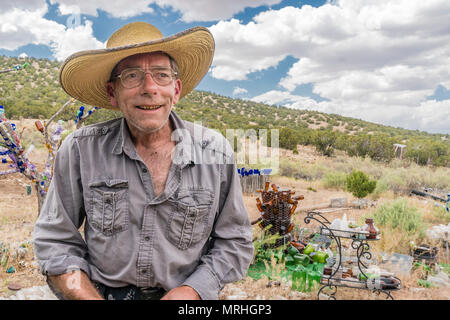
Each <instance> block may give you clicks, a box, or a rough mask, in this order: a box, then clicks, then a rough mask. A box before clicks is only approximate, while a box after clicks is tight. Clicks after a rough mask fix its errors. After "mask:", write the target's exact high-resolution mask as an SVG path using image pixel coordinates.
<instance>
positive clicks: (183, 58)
mask: <svg viewBox="0 0 450 320" xmlns="http://www.w3.org/2000/svg"><path fill="white" fill-rule="evenodd" d="M154 51H163V52H166V53H167V54H169V55H170V56H171V57H172V58H173V59H174V60H175V61H176V62H177V64H178V69H179V70H178V76H179V78H180V79H181V81H182V83H183V87H182V91H181V96H180V99H181V98H182V97H183V96H185V95H186V94H188V93H189V92H191V91H192V90H193V89H194V88H195V86H196V85H197V84H198V83H199V82H200V80H201V79H202V78H203V77H204V76H205V74H206V73H207V72H208V69H209V67H210V65H211V62H212V59H213V55H214V38H213V37H212V35H211V33H210V32H209V30H208V29H207V28H204V27H195V28H192V29H189V30H186V31H183V32H180V33H177V34H175V35H173V36H170V37H167V38H163V35H162V34H161V32H160V31H159V30H158V29H157V28H155V27H154V26H152V25H151V24H148V23H145V22H133V23H130V24H127V25H125V26H123V27H122V28H121V29H119V30H117V31H116V32H115V33H114V34H113V35H112V36H111V37H110V38H109V39H108V42H107V44H106V49H99V50H86V51H80V52H77V53H75V54H73V55H71V56H70V57H68V58H67V59H66V60H65V61H64V63H63V65H62V67H61V70H60V72H59V81H60V83H61V86H62V88H63V89H64V91H65V92H67V93H68V94H69V95H70V96H72V97H74V98H75V99H77V100H79V101H81V102H83V103H86V104H90V105H93V106H96V107H101V108H107V109H117V108H114V107H113V106H111V104H110V101H109V97H108V95H107V93H106V83H107V82H108V81H109V78H110V75H111V72H112V70H113V68H114V67H115V65H116V64H117V63H119V62H120V61H121V60H122V59H124V58H126V57H128V56H131V55H134V54H138V53H145V52H154Z"/></svg>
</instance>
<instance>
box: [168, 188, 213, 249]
mask: <svg viewBox="0 0 450 320" xmlns="http://www.w3.org/2000/svg"><path fill="white" fill-rule="evenodd" d="M213 200H214V199H213V193H212V192H210V191H208V190H192V189H190V190H186V189H184V190H183V189H182V190H180V191H179V193H178V194H177V195H176V197H175V198H172V199H170V200H169V203H171V212H170V215H169V221H168V229H167V237H168V239H169V241H170V242H172V243H173V244H174V245H175V246H176V247H177V248H178V249H181V250H186V249H188V248H190V247H191V246H193V245H195V244H197V243H198V242H200V241H201V240H204V239H206V238H207V237H208V235H207V232H208V230H209V228H208V226H209V222H210V219H211V215H210V212H211V206H212V203H213Z"/></svg>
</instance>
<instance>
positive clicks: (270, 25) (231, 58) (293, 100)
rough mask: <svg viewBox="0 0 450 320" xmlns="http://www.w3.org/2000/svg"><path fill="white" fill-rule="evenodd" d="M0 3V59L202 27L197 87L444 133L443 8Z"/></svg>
mask: <svg viewBox="0 0 450 320" xmlns="http://www.w3.org/2000/svg"><path fill="white" fill-rule="evenodd" d="M1 2H2V5H3V8H2V12H1V13H0V55H7V56H19V55H21V54H22V55H23V54H26V55H27V56H30V57H37V58H48V59H58V60H61V61H62V60H64V59H65V57H67V56H68V55H70V54H72V53H74V52H76V51H80V50H86V49H95V48H103V47H104V43H105V42H106V40H107V39H108V37H109V36H110V35H111V34H112V33H113V32H114V31H115V30H117V29H118V28H120V27H121V26H123V25H125V24H127V23H129V22H133V21H146V22H149V23H151V24H153V25H155V26H156V27H158V28H159V29H160V30H161V32H162V33H163V35H164V36H169V35H172V34H175V33H177V32H181V31H183V30H185V29H188V28H191V27H193V26H198V25H200V26H204V27H207V28H209V30H210V31H211V32H212V34H213V36H214V38H215V41H216V52H215V58H214V61H213V64H212V66H211V69H210V72H209V73H208V74H207V75H206V76H205V78H204V79H203V80H202V81H201V82H200V84H199V85H198V86H197V89H199V90H207V91H212V92H215V93H218V94H221V95H225V96H229V97H233V98H241V99H248V100H253V101H258V102H264V103H268V104H274V105H283V106H287V107H290V108H298V109H308V110H317V111H321V112H327V113H337V114H342V115H344V116H350V117H354V118H359V119H363V120H367V121H371V122H376V123H381V124H386V125H393V126H397V127H402V128H407V129H414V130H415V129H418V130H424V131H428V132H433V133H450V126H449V125H448V123H449V120H450V70H449V68H448V65H449V63H450V4H449V1H447V0H433V1H418V0H333V1H331V0H328V1H326V0H320V1H319V0H316V1H314V0H310V1H294V0H284V1H280V0H239V1H238V0H228V1H223V0H191V1H184V0H135V1H133V6H130V2H129V1H125V0H116V1H110V0H97V1H94V0H79V1H69V0H15V1H9V0H7V1H1Z"/></svg>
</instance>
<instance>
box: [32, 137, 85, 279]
mask: <svg viewBox="0 0 450 320" xmlns="http://www.w3.org/2000/svg"><path fill="white" fill-rule="evenodd" d="M79 160H80V152H79V149H78V146H77V141H76V138H74V137H73V134H72V135H69V136H68V137H67V138H66V139H65V140H64V141H63V143H62V145H61V147H60V148H59V150H58V152H57V155H56V158H55V164H54V171H53V178H52V181H51V183H50V186H49V189H48V192H47V195H46V198H45V201H44V203H43V206H42V208H41V211H40V214H39V217H38V219H37V221H36V224H35V226H34V230H33V245H34V253H35V256H36V258H37V260H38V263H39V265H40V269H41V272H42V273H43V274H45V275H59V274H63V273H67V272H69V271H72V270H83V271H84V272H86V273H87V274H88V275H89V266H88V262H87V260H86V256H87V252H88V251H87V246H86V243H85V241H84V240H83V238H82V236H81V234H80V232H79V228H80V227H81V225H82V223H83V221H84V218H85V216H86V215H85V211H84V205H83V198H82V196H83V190H82V185H81V177H80V161H79Z"/></svg>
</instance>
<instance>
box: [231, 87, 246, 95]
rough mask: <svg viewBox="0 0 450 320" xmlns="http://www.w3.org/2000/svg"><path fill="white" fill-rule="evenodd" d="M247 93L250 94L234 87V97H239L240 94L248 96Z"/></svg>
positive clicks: (243, 89)
mask: <svg viewBox="0 0 450 320" xmlns="http://www.w3.org/2000/svg"><path fill="white" fill-rule="evenodd" d="M246 93H248V90H247V89H245V88H241V87H234V90H233V96H237V95H239V94H246Z"/></svg>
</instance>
